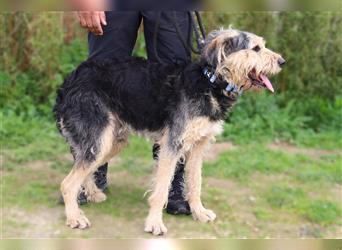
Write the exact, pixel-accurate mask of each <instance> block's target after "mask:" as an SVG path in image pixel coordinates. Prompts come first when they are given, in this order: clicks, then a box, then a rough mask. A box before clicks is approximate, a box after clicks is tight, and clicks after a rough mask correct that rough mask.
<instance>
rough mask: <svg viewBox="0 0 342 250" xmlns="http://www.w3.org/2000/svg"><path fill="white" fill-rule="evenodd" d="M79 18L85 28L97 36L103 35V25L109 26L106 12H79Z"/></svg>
mask: <svg viewBox="0 0 342 250" xmlns="http://www.w3.org/2000/svg"><path fill="white" fill-rule="evenodd" d="M77 17H78V20H79V22H80V24H81V26H82V27H83V28H86V29H88V30H89V31H90V32H92V33H93V34H95V35H97V36H102V35H103V29H102V25H107V22H106V14H105V12H104V11H78V12H77Z"/></svg>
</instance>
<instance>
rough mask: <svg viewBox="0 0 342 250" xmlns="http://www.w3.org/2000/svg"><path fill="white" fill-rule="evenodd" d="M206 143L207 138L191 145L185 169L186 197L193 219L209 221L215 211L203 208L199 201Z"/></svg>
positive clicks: (214, 216)
mask: <svg viewBox="0 0 342 250" xmlns="http://www.w3.org/2000/svg"><path fill="white" fill-rule="evenodd" d="M208 143H209V139H208V138H205V139H203V140H201V141H199V142H198V143H196V145H195V146H193V148H192V150H191V151H190V152H189V154H188V157H187V161H186V162H187V163H186V169H185V170H186V171H185V172H186V182H187V188H188V193H187V199H188V202H189V205H190V209H191V213H192V216H193V217H194V219H195V220H199V221H201V222H210V221H213V220H215V218H216V215H215V213H214V212H213V211H211V210H209V209H205V208H204V207H203V205H202V201H201V185H202V163H203V153H204V151H205V149H206V147H207V146H208Z"/></svg>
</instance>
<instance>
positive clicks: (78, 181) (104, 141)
mask: <svg viewBox="0 0 342 250" xmlns="http://www.w3.org/2000/svg"><path fill="white" fill-rule="evenodd" d="M116 131H119V128H118V126H115V123H114V121H113V120H111V121H110V122H109V125H108V126H107V127H106V128H105V129H104V130H103V131H102V134H101V136H100V138H99V141H98V145H97V146H98V153H97V154H96V157H95V160H94V161H92V162H89V161H87V160H84V159H82V158H81V159H80V157H79V155H81V156H82V155H84V154H81V153H79V154H77V152H76V161H75V165H74V167H73V169H72V170H71V172H70V173H69V175H68V176H67V177H66V178H65V179H64V180H63V182H62V184H61V191H62V195H63V199H64V203H65V212H66V217H67V225H68V226H70V227H71V228H80V229H84V228H87V227H89V226H90V222H89V220H88V219H87V218H86V217H85V215H84V213H83V212H82V210H80V209H79V207H78V204H77V194H78V191H79V189H80V188H81V185H82V184H84V182H85V181H86V180H87V178H92V175H93V173H94V172H95V171H96V170H97V168H98V167H99V166H101V165H102V164H104V163H105V162H108V161H109V160H110V159H111V158H112V157H113V156H114V155H115V154H117V153H118V152H119V151H120V149H121V148H122V147H123V146H124V145H125V144H126V139H127V138H126V134H125V135H122V136H121V137H120V138H119V140H118V136H117V134H115V133H116Z"/></svg>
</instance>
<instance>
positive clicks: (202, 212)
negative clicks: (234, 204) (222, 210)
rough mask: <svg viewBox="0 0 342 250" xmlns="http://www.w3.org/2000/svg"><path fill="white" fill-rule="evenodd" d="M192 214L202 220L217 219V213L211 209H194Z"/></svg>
mask: <svg viewBox="0 0 342 250" xmlns="http://www.w3.org/2000/svg"><path fill="white" fill-rule="evenodd" d="M192 216H193V218H194V219H195V220H198V221H200V222H211V221H214V220H215V219H216V214H215V213H214V212H213V211H212V210H209V209H205V208H201V209H196V210H194V211H192Z"/></svg>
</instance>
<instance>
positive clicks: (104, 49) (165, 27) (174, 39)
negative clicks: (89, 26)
mask: <svg viewBox="0 0 342 250" xmlns="http://www.w3.org/2000/svg"><path fill="white" fill-rule="evenodd" d="M106 20H107V26H104V27H103V28H104V34H103V36H95V35H93V34H92V33H89V35H88V44H89V57H90V58H96V59H98V58H100V59H101V58H102V59H103V58H125V57H129V56H131V55H132V51H133V48H134V45H135V42H136V39H137V33H138V29H139V26H140V24H141V22H142V23H143V25H144V36H145V42H146V50H147V57H148V59H149V60H154V61H156V60H157V56H156V54H155V49H156V51H157V55H158V56H159V57H160V59H161V60H162V61H163V62H165V63H175V62H189V61H190V60H191V54H190V51H187V49H186V48H184V45H183V44H182V42H181V40H180V38H179V36H178V34H177V32H176V28H175V25H177V26H178V27H179V30H180V33H181V35H182V37H183V38H184V40H185V41H186V42H188V43H189V42H190V41H191V33H190V29H191V23H190V19H189V16H188V12H186V11H163V12H156V11H142V12H135V11H109V12H106ZM175 22H176V23H175ZM157 23H158V24H159V25H158V26H159V29H158V32H157V42H156V44H157V46H156V48H154V36H155V28H156V24H157Z"/></svg>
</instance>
